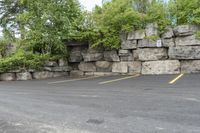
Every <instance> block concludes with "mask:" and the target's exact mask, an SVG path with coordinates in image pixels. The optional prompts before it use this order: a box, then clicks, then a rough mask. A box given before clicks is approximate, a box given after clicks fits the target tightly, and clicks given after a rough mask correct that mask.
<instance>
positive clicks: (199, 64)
mask: <svg viewBox="0 0 200 133" xmlns="http://www.w3.org/2000/svg"><path fill="white" fill-rule="evenodd" d="M181 72H182V73H200V60H187V61H181Z"/></svg>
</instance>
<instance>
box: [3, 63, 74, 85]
mask: <svg viewBox="0 0 200 133" xmlns="http://www.w3.org/2000/svg"><path fill="white" fill-rule="evenodd" d="M44 66H45V67H44V68H43V69H42V70H41V71H35V70H12V71H9V72H7V73H0V81H15V80H18V81H23V80H32V79H47V78H54V77H63V76H69V71H70V70H71V67H69V66H68V63H67V62H66V61H64V60H62V59H61V60H58V61H57V62H56V61H47V62H46V64H45V65H44Z"/></svg>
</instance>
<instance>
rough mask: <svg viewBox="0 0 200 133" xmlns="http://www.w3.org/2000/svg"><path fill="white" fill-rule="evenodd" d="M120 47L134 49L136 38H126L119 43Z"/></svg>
mask: <svg viewBox="0 0 200 133" xmlns="http://www.w3.org/2000/svg"><path fill="white" fill-rule="evenodd" d="M121 48H122V49H136V48H137V40H126V41H123V42H122V43H121Z"/></svg>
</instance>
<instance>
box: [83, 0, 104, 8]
mask: <svg viewBox="0 0 200 133" xmlns="http://www.w3.org/2000/svg"><path fill="white" fill-rule="evenodd" d="M79 1H80V3H81V5H82V6H83V7H84V9H86V10H88V11H92V9H93V8H94V7H95V5H101V2H102V0H79Z"/></svg>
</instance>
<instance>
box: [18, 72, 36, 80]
mask: <svg viewBox="0 0 200 133" xmlns="http://www.w3.org/2000/svg"><path fill="white" fill-rule="evenodd" d="M16 77H17V80H31V79H32V74H31V73H30V72H21V73H16Z"/></svg>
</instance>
